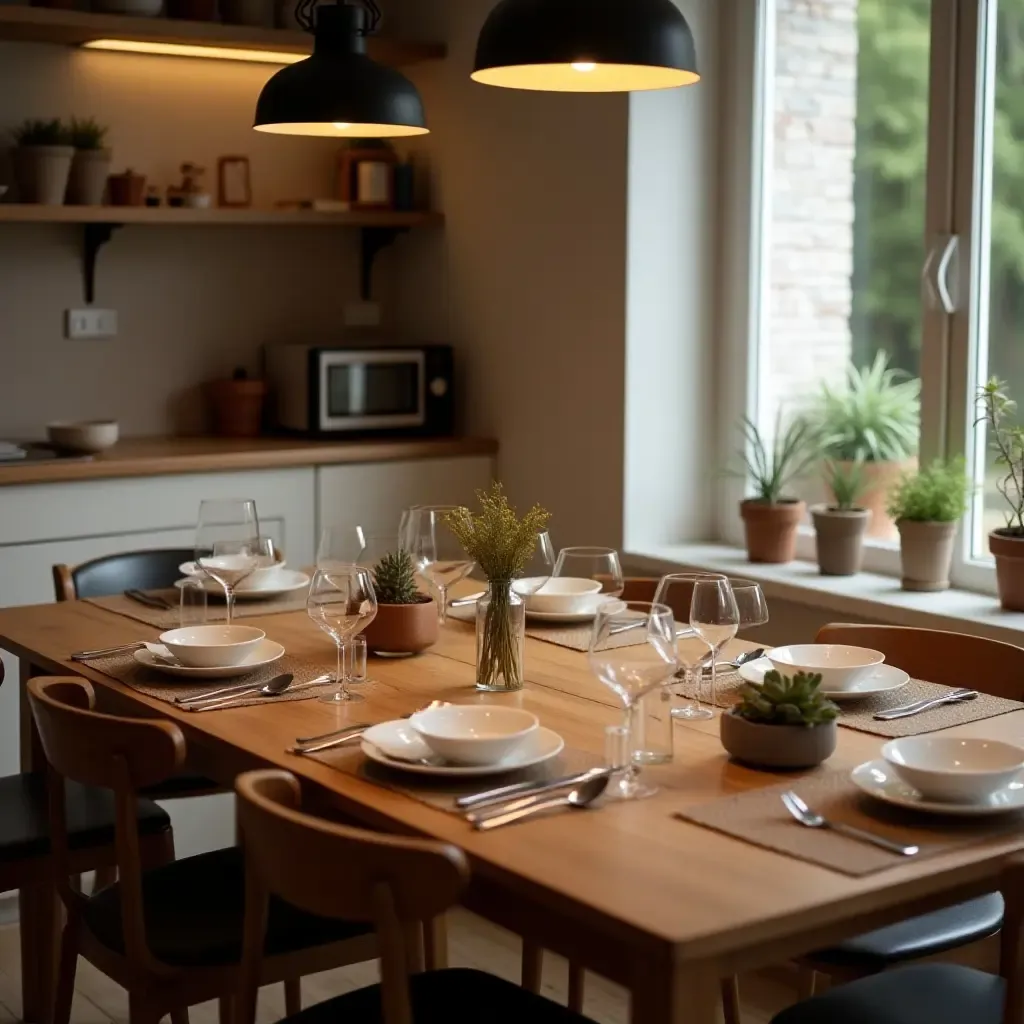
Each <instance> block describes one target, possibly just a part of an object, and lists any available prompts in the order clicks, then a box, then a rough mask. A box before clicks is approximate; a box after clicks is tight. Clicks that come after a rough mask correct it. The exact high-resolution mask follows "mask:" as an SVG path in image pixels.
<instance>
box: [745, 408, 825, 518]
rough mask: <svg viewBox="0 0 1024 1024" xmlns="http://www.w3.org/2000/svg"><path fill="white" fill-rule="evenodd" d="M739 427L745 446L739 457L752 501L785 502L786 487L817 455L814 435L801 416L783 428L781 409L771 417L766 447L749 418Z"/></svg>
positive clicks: (816, 440) (818, 444) (819, 448)
mask: <svg viewBox="0 0 1024 1024" xmlns="http://www.w3.org/2000/svg"><path fill="white" fill-rule="evenodd" d="M742 425H743V439H744V442H745V444H744V446H743V448H742V449H741V450H740V457H741V458H742V460H743V464H744V467H745V468H746V476H747V477H748V478H749V479H750V480H751V481H752V483H753V485H754V491H755V493H756V500H757V501H764V502H767V503H769V504H772V505H774V504H777V503H778V502H780V501H785V500H787V499H786V498H785V497H784V494H785V490H786V488H787V487H788V486H789V484H790V483H791V482H792V481H793V480H794V479H795V478H796V477H798V476H800V474H801V473H803V472H804V471H805V470H806V469H807V467H808V466H809V465H810V464H811V463H812V462H814V461H815V460H816V459H817V458H818V456H819V454H820V452H821V446H820V443H819V439H818V435H817V433H816V432H815V431H814V429H813V428H812V427H811V424H810V423H809V422H808V421H807V420H806V419H804V418H803V417H797V418H796V419H794V420H791V421H790V423H789V425H788V426H787V427H786V428H785V429H783V426H782V412H781V410H780V411H779V413H778V414H777V415H776V417H775V431H774V434H773V437H772V440H771V443H770V444H769V443H768V442H767V441H765V439H764V438H763V437H762V436H761V431H760V430H758V429H757V425H756V424H755V423H754V421H753V420H752V419H750V417H749V416H744V417H743V420H742Z"/></svg>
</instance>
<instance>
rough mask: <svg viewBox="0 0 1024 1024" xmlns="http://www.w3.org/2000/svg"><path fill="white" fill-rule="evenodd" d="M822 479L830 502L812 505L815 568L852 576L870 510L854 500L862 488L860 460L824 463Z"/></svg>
mask: <svg viewBox="0 0 1024 1024" xmlns="http://www.w3.org/2000/svg"><path fill="white" fill-rule="evenodd" d="M825 482H826V483H827V484H828V488H829V490H830V491H831V492H832V494H833V495H834V502H833V504H831V505H828V504H825V505H815V506H814V507H813V508H812V509H811V518H812V520H813V521H814V542H815V547H816V550H817V553H818V568H819V569H820V570H821V572H822V575H824V576H853V575H854V573H857V572H860V565H861V561H862V559H863V557H864V531H865V530H866V529H867V527H868V523H869V522H870V521H871V512H870V510H869V509H866V508H863V507H862V506H860V505H859V504H857V501H858V499H859V498H860V495H861V493H862V492H863V490H864V463H863V462H861V461H860V460H859V459H858V460H857V461H855V462H851V463H845V462H832V461H831V460H829V461H827V462H826V463H825Z"/></svg>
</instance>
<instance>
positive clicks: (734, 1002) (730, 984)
mask: <svg viewBox="0 0 1024 1024" xmlns="http://www.w3.org/2000/svg"><path fill="white" fill-rule="evenodd" d="M722 1015H723V1016H724V1017H725V1024H743V1013H742V1011H741V1010H740V979H739V978H738V977H736V975H735V974H734V975H733V976H732V977H731V978H723V979H722Z"/></svg>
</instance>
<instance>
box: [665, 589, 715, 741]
mask: <svg viewBox="0 0 1024 1024" xmlns="http://www.w3.org/2000/svg"><path fill="white" fill-rule="evenodd" d="M724 579H725V577H724V576H722V575H720V574H719V573H713V572H673V573H669V574H668V575H667V576H662V577H661V580H660V581H659V583H658V588H657V590H656V591H655V592H654V600H655V601H656V602H657V603H658V604H667V605H668V606H669V608H671V609H672V613H673V615H674V616H675V617H676V619H677V621H678V622H682V623H684V625H683V626H676V647H677V650H678V653H679V661H680V662H681V664H682V666H683V682H684V685H685V686H686V688H687V689H689V690H691V691H692V692H693V699H692V700H691V701H690V703H689V704H685V705H684V706H683V707H679V708H673V709H672V714H673V716H674V717H675V718H685V719H688V720H689V721H696V720H698V719H703V718H711V717H712V716H713V713H712V711H711V710H710V709H709V708H706V707H704V706H703V705H702V704H701V702H700V687H701V671H700V662H701V661H702V659H703V658H705V657H706V656H707V651H706V650H705V649H704V645H703V644H702V643H701V641H700V637H698V636H697V634H696V632H694V630H693V627H692V626H690V624H689V623H690V608H691V606H692V605H693V587H694V584H695V583H697V582H698V581H700V580H724ZM695 670H696V672H695Z"/></svg>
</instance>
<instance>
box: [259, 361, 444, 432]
mask: <svg viewBox="0 0 1024 1024" xmlns="http://www.w3.org/2000/svg"><path fill="white" fill-rule="evenodd" d="M266 370H267V379H268V381H269V383H270V387H271V391H272V393H273V396H274V401H275V403H276V418H277V425H278V426H279V427H282V428H283V429H285V430H294V431H301V432H303V433H307V434H319V435H323V436H329V435H339V434H345V435H352V434H367V435H370V434H378V435H380V434H405V435H409V436H421V437H439V436H444V435H447V434H451V433H453V432H454V429H455V416H454V405H453V395H452V390H453V389H452V384H453V381H452V350H451V347H450V346H448V345H428V346H425V347H421V348H374V347H363V348H332V347H329V346H318V345H270V346H268V347H267V349H266Z"/></svg>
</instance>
